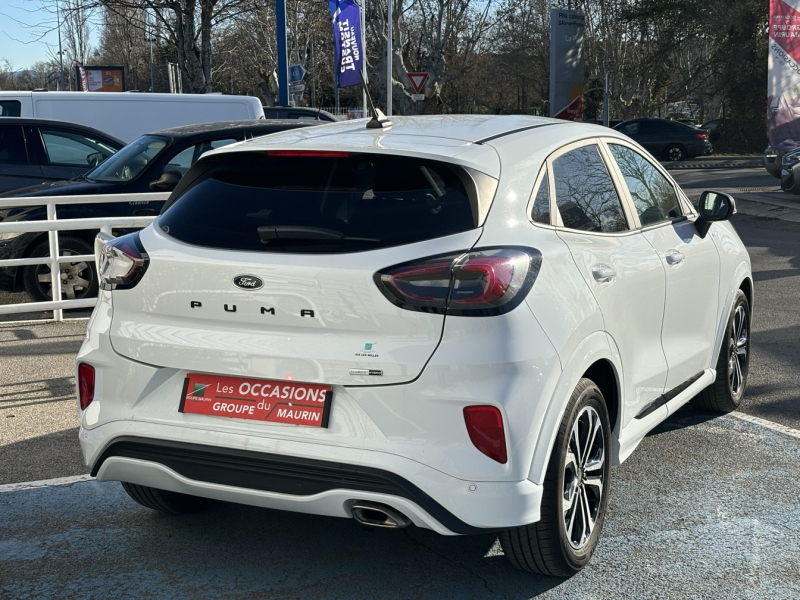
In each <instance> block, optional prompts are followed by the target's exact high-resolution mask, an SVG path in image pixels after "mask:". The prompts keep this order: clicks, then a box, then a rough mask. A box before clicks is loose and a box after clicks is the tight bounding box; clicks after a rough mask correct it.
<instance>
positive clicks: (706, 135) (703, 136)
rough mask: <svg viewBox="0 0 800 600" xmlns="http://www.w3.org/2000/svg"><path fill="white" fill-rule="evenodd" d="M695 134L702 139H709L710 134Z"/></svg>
mask: <svg viewBox="0 0 800 600" xmlns="http://www.w3.org/2000/svg"><path fill="white" fill-rule="evenodd" d="M695 135H696V136H697V137H699V138H700V139H701V140H707V139H708V134H707V133H697V134H695Z"/></svg>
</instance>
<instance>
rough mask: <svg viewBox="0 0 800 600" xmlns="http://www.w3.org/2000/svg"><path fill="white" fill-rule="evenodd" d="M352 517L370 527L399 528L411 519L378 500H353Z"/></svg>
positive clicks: (407, 523) (405, 525) (406, 524)
mask: <svg viewBox="0 0 800 600" xmlns="http://www.w3.org/2000/svg"><path fill="white" fill-rule="evenodd" d="M351 510H352V511H353V518H354V519H355V520H356V521H358V522H359V523H362V524H364V525H369V526H370V527H386V528H389V529H401V528H403V527H408V526H409V525H411V519H409V518H408V517H406V516H405V515H404V514H403V513H401V512H398V511H396V510H395V509H393V508H391V507H389V506H386V505H385V504H380V503H378V502H362V501H356V502H353V505H352V507H351Z"/></svg>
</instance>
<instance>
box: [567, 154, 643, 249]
mask: <svg viewBox="0 0 800 600" xmlns="http://www.w3.org/2000/svg"><path fill="white" fill-rule="evenodd" d="M553 179H554V181H555V188H556V204H557V205H558V210H559V213H560V214H561V221H562V223H563V224H564V227H568V228H569V229H579V230H582V231H596V232H602V233H615V232H618V231H626V230H627V229H628V223H627V220H626V218H625V211H624V210H623V208H622V201H621V200H620V198H619V195H618V194H617V188H616V187H615V186H614V180H613V179H611V175H610V174H609V172H608V169H607V168H606V164H605V162H604V161H603V157H602V156H601V155H600V151H599V149H598V147H597V146H596V145H595V144H591V145H588V146H581V147H580V148H576V149H575V150H570V151H569V152H566V153H564V154H562V155H561V156H559V157H558V158H556V159H555V160H554V161H553Z"/></svg>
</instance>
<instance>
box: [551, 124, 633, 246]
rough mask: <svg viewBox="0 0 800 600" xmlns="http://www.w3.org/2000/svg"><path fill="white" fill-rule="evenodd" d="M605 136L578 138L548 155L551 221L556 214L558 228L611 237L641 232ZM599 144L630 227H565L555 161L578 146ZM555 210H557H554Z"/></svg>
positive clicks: (598, 146)
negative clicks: (623, 228) (607, 147)
mask: <svg viewBox="0 0 800 600" xmlns="http://www.w3.org/2000/svg"><path fill="white" fill-rule="evenodd" d="M603 139H604V138H603V137H600V136H593V137H590V138H585V139H582V140H577V141H575V142H571V143H569V144H566V145H564V146H561V147H560V148H559V149H558V150H555V151H553V152H552V153H551V154H550V155H549V156H548V157H547V172H548V175H549V176H550V210H551V212H550V221H551V222H552V221H553V215H555V221H556V223H555V224H554V225H555V227H556V229H558V230H561V231H568V232H573V233H578V234H581V235H595V236H610V237H624V236H627V235H631V234H634V233H639V228H638V227H632V225H633V224H634V223H635V224H638V223H639V220H638V219H636V220H634V219H633V218H632V216H635V215H636V211H635V210H634V211H633V215H632V214H631V206H630V205H629V197H628V195H627V186H626V187H625V191H624V193H621V192H620V182H619V179H618V178H617V177H616V176H615V169H616V163H614V162H613V161H612V162H611V163H609V152H608V150H607V149H606V148H604V146H603ZM591 145H595V146H597V149H598V152H599V153H600V158H601V160H602V161H603V162H604V164H605V166H606V170H607V171H608V174H609V176H610V177H611V181H612V183H613V184H614V189H615V190H616V192H617V197H618V198H619V200H620V204H621V205H622V211H623V213H624V214H625V219H626V221H627V222H628V229H627V230H625V231H613V232H606V231H584V230H582V229H572V228H570V227H564V223H563V221H562V220H561V211H559V210H558V204H557V202H556V193H555V192H556V190H555V188H556V183H555V177H554V176H553V161H554V160H556V159H557V158H558V157H560V156H563V155H564V154H566V153H567V152H571V151H572V150H576V149H578V148H582V147H584V146H591ZM553 211H555V212H553Z"/></svg>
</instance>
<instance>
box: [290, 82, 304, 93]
mask: <svg viewBox="0 0 800 600" xmlns="http://www.w3.org/2000/svg"><path fill="white" fill-rule="evenodd" d="M305 89H306V84H305V83H293V84H292V85H290V86H289V93H290V94H299V93H300V92H302V91H303V90H305Z"/></svg>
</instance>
